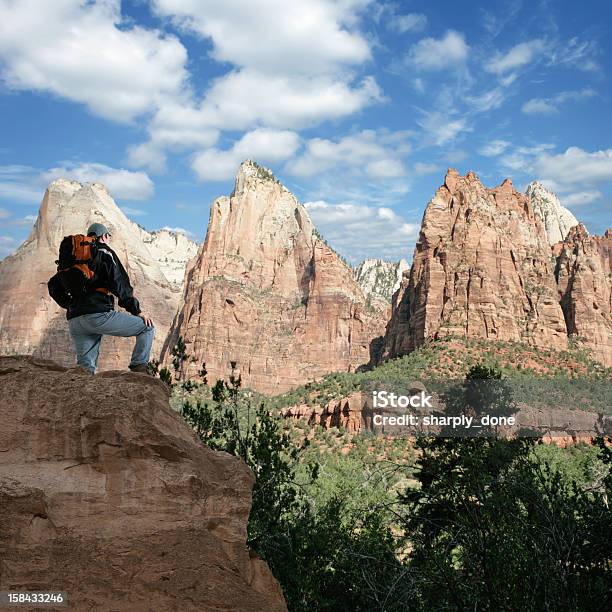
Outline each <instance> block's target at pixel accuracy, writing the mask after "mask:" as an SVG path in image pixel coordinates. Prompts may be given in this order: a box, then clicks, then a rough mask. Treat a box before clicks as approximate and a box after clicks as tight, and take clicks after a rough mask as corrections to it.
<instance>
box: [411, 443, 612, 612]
mask: <svg viewBox="0 0 612 612" xmlns="http://www.w3.org/2000/svg"><path fill="white" fill-rule="evenodd" d="M535 444H536V441H534V440H533V439H529V440H526V439H515V440H500V439H496V438H473V439H465V438H464V439H457V438H452V439H451V438H449V439H441V438H438V439H434V440H431V439H429V440H425V439H423V440H420V441H419V442H418V446H419V448H420V450H421V453H422V455H421V459H420V471H419V472H418V480H419V484H420V487H419V488H415V489H410V490H407V491H406V492H405V493H404V495H403V496H402V498H401V502H402V504H403V505H404V508H405V518H404V527H405V532H406V534H407V538H408V539H409V541H410V545H411V546H412V552H411V557H410V568H411V574H410V575H411V577H412V580H411V581H410V582H409V583H406V584H405V587H406V588H408V589H409V590H410V591H411V592H412V593H413V599H412V602H411V606H412V607H413V608H414V609H422V610H431V609H436V610H438V609H444V610H467V609H471V610H474V609H476V610H492V611H493V610H495V611H497V610H528V611H529V610H534V611H535V610H575V611H578V610H581V611H582V610H600V609H602V604H603V602H604V601H605V598H606V597H607V596H608V595H609V586H610V584H611V582H610V580H611V579H612V575H611V569H610V568H611V561H612V549H611V544H610V538H609V534H610V533H612V522H611V515H610V511H609V509H608V507H607V496H608V495H609V488H610V482H609V479H608V481H607V482H606V484H605V486H602V488H601V490H599V491H586V490H584V489H581V488H580V487H579V486H577V483H576V482H575V481H574V480H572V479H568V478H567V477H565V476H564V474H562V473H561V472H560V471H558V470H555V469H554V468H552V467H551V466H550V465H549V464H548V463H546V462H545V461H543V460H542V458H541V457H539V456H538V454H537V453H534V450H533V449H534V445H535ZM600 460H601V461H602V462H603V463H605V464H607V465H608V466H609V464H610V451H609V449H605V447H603V446H602V450H601V453H600ZM606 533H607V534H608V536H606V535H605V534H606Z"/></svg>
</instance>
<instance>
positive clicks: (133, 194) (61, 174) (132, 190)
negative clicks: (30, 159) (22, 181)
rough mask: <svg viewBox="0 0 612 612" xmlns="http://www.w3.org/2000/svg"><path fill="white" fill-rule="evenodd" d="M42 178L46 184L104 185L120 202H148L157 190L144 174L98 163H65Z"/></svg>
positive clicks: (43, 174)
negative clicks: (64, 181) (60, 181)
mask: <svg viewBox="0 0 612 612" xmlns="http://www.w3.org/2000/svg"><path fill="white" fill-rule="evenodd" d="M41 178H42V179H43V180H44V181H45V182H46V183H49V182H50V181H53V180H55V179H58V178H70V179H74V180H76V181H79V182H80V183H102V184H103V185H105V186H106V188H107V189H108V191H109V193H110V194H111V195H112V196H113V197H114V198H117V199H120V200H146V199H147V198H150V197H151V196H152V195H153V192H154V190H155V187H154V185H153V181H152V180H151V179H150V178H149V176H148V175H147V174H146V173H144V172H132V171H131V170H125V169H124V168H111V167H110V166H106V165H104V164H98V163H78V164H75V163H71V162H64V163H63V164H62V165H61V166H57V167H55V168H51V169H50V170H47V171H46V172H44V173H42V175H41Z"/></svg>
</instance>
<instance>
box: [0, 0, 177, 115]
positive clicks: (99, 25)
mask: <svg viewBox="0 0 612 612" xmlns="http://www.w3.org/2000/svg"><path fill="white" fill-rule="evenodd" d="M0 60H1V61H2V65H3V67H2V72H1V74H2V79H3V80H4V82H5V83H6V84H7V85H8V87H10V88H12V89H16V90H23V89H26V90H37V91H47V92H50V93H53V94H56V95H58V96H61V97H63V98H67V99H69V100H73V101H75V102H79V103H82V104H85V105H87V106H88V107H89V109H90V110H91V111H92V112H94V113H95V114H97V115H101V116H103V117H106V118H109V119H113V120H118V121H128V120H131V119H133V118H134V117H136V116H138V115H142V114H143V113H147V112H149V111H152V110H154V109H155V108H157V107H158V106H159V105H160V104H162V103H163V101H164V100H165V99H167V98H169V97H170V98H172V97H175V96H176V95H177V94H178V92H179V91H180V90H181V89H182V88H183V86H184V83H185V82H186V79H187V72H186V69H185V64H186V62H187V52H186V50H185V48H184V47H183V45H182V44H181V43H180V42H179V41H178V40H177V39H176V38H175V37H173V36H169V35H164V34H162V33H161V32H159V31H157V30H147V29H144V28H142V27H140V26H132V25H130V24H126V23H125V22H123V20H122V17H121V4H120V2H119V0H102V1H99V2H95V3H94V2H83V1H82V0H55V1H54V2H46V3H44V8H43V7H42V6H41V3H40V2H39V1H38V0H20V1H19V2H12V1H11V0H0Z"/></svg>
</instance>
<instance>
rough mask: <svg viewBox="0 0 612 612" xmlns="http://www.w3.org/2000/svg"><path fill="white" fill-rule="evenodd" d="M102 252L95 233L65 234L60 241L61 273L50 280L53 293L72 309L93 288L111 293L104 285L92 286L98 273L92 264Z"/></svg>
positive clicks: (58, 264) (59, 261)
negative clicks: (75, 302)
mask: <svg viewBox="0 0 612 612" xmlns="http://www.w3.org/2000/svg"><path fill="white" fill-rule="evenodd" d="M97 253H98V244H97V242H96V238H95V237H94V236H85V235H83V234H75V235H73V236H65V237H64V238H63V240H62V242H61V243H60V248H59V259H57V260H56V261H55V263H56V264H57V273H56V274H55V275H54V276H52V277H51V278H50V279H49V282H48V283H47V287H48V289H49V295H50V296H51V297H52V298H53V299H54V300H55V301H56V302H57V303H58V304H59V305H60V306H61V307H62V308H68V306H70V305H71V304H72V303H73V302H74V301H75V300H77V299H78V298H79V296H81V295H83V294H84V293H89V292H90V291H99V292H101V293H105V294H107V295H108V294H110V291H109V290H108V289H106V288H104V287H92V282H93V281H94V279H95V273H94V271H93V270H92V269H91V263H92V261H93V259H94V257H95V256H96V254H97Z"/></svg>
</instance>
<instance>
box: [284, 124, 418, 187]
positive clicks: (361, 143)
mask: <svg viewBox="0 0 612 612" xmlns="http://www.w3.org/2000/svg"><path fill="white" fill-rule="evenodd" d="M407 138H408V134H407V133H405V132H395V133H393V132H387V131H385V130H378V131H376V130H363V131H361V132H358V133H356V134H351V135H349V136H344V137H342V138H340V139H338V140H330V139H326V138H312V139H311V140H309V141H308V142H307V143H306V148H305V151H304V152H303V153H302V155H301V156H299V157H298V158H296V159H294V160H292V161H290V162H289V163H288V164H287V171H288V172H289V173H290V174H293V175H294V176H314V175H320V174H321V173H324V172H327V171H330V170H333V171H334V172H336V171H338V170H339V169H357V170H359V171H360V172H364V173H365V175H366V176H369V177H370V178H373V179H387V178H397V177H400V176H403V175H404V174H405V173H406V171H405V168H404V166H403V164H402V162H401V159H400V157H401V155H403V154H406V153H407V152H408V151H409V144H408V142H407Z"/></svg>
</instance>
